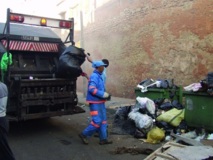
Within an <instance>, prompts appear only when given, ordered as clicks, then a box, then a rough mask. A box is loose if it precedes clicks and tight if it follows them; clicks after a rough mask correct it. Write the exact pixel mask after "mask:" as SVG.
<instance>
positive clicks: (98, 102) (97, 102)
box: [86, 100, 106, 104]
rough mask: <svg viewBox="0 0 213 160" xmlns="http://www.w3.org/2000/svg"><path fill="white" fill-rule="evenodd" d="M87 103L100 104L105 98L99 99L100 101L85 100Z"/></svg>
mask: <svg viewBox="0 0 213 160" xmlns="http://www.w3.org/2000/svg"><path fill="white" fill-rule="evenodd" d="M86 102H87V103H91V104H100V103H105V102H106V100H101V101H86Z"/></svg>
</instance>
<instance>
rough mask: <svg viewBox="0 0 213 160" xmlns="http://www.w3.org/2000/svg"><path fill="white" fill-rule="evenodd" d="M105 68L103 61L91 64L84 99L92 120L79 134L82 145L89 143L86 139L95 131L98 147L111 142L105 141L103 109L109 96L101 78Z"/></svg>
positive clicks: (105, 121)
mask: <svg viewBox="0 0 213 160" xmlns="http://www.w3.org/2000/svg"><path fill="white" fill-rule="evenodd" d="M105 66H106V64H104V63H103V61H95V62H94V63H93V68H95V70H94V71H93V73H92V74H91V76H90V80H89V82H88V91H87V97H86V100H87V102H88V103H89V107H90V115H91V117H92V118H91V122H90V124H89V125H88V126H87V127H86V128H85V129H84V130H83V132H81V133H80V134H79V137H80V138H81V140H82V142H83V143H84V144H88V143H89V142H88V138H89V137H91V136H92V135H93V134H94V133H95V132H96V131H98V132H99V138H100V142H99V144H100V145H105V144H111V143H112V141H110V140H108V139H107V116H106V107H105V101H106V100H108V99H110V97H111V95H110V94H109V93H107V92H105V84H104V81H103V78H102V77H101V75H102V72H103V70H104V67H105Z"/></svg>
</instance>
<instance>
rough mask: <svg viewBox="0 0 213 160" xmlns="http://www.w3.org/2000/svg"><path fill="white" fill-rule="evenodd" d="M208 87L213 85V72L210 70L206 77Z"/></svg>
mask: <svg viewBox="0 0 213 160" xmlns="http://www.w3.org/2000/svg"><path fill="white" fill-rule="evenodd" d="M206 82H207V84H208V87H213V72H209V73H208V74H207V77H206Z"/></svg>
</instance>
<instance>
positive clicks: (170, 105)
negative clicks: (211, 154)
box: [112, 73, 213, 143]
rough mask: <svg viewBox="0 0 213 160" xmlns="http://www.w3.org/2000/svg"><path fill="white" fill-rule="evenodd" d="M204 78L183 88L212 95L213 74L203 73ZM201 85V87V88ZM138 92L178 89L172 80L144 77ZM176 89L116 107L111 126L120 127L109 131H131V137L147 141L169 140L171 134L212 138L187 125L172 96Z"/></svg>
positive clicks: (206, 132) (180, 108) (176, 100)
mask: <svg viewBox="0 0 213 160" xmlns="http://www.w3.org/2000/svg"><path fill="white" fill-rule="evenodd" d="M206 79H207V80H202V81H201V82H200V83H199V84H200V85H198V83H196V84H195V83H194V84H192V85H189V86H186V87H184V90H185V91H193V92H196V91H201V90H202V91H203V90H205V91H206V92H208V93H209V94H210V95H211V94H212V91H211V89H212V86H211V85H208V87H206V86H207V84H211V83H212V84H213V73H209V74H208V75H207V78H206ZM204 85H205V88H204V87H203V86H204ZM137 88H139V89H140V90H141V92H142V93H145V92H148V91H149V88H161V89H169V88H170V89H171V88H175V89H176V88H178V87H177V86H176V85H175V84H174V83H173V80H161V79H159V80H152V79H146V80H144V81H142V82H141V83H139V84H138V85H137ZM175 93H176V92H171V93H170V95H169V96H167V97H164V98H157V99H150V98H149V97H141V96H138V97H137V98H136V103H135V104H134V105H132V106H124V107H119V108H118V109H117V111H116V113H115V117H114V122H113V126H114V127H120V130H118V129H117V130H112V133H115V134H131V135H133V136H134V137H135V138H140V139H141V138H142V139H145V140H146V142H149V143H159V142H161V141H164V140H170V139H171V133H173V134H176V135H182V136H185V137H187V138H192V139H195V140H198V141H199V140H201V139H213V137H212V134H211V133H209V132H208V131H205V130H203V129H202V128H200V129H197V128H192V127H189V126H188V125H187V123H186V121H185V119H184V115H185V114H184V112H185V106H183V105H182V102H179V100H178V99H177V98H174V97H175V96H176V95H175Z"/></svg>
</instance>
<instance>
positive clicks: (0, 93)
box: [0, 82, 15, 160]
mask: <svg viewBox="0 0 213 160" xmlns="http://www.w3.org/2000/svg"><path fill="white" fill-rule="evenodd" d="M7 98H8V89H7V86H6V85H5V84H4V83H2V82H0V160H15V158H14V155H13V152H12V150H11V149H10V146H9V144H8V140H7V135H8V130H9V125H8V121H7V118H6V106H7Z"/></svg>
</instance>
